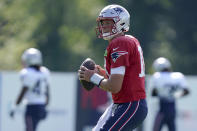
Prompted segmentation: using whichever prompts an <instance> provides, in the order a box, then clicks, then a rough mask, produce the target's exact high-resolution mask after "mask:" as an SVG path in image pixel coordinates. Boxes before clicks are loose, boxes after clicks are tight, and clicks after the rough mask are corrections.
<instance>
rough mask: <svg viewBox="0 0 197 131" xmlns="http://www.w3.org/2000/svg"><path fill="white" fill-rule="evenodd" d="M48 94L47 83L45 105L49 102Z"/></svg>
mask: <svg viewBox="0 0 197 131" xmlns="http://www.w3.org/2000/svg"><path fill="white" fill-rule="evenodd" d="M49 100H50V95H49V85H47V88H46V106H47V105H48V104H49Z"/></svg>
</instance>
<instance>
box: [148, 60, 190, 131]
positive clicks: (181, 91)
mask: <svg viewBox="0 0 197 131" xmlns="http://www.w3.org/2000/svg"><path fill="white" fill-rule="evenodd" d="M153 68H154V70H155V71H156V72H155V73H154V74H153V76H152V82H153V90H152V96H156V97H158V98H159V100H160V109H159V112H158V114H157V115H156V118H155V123H154V127H153V131H161V129H162V126H163V125H167V127H168V129H169V131H176V127H175V117H176V107H175V100H176V99H177V98H180V97H182V96H185V95H188V94H189V90H188V88H187V83H186V80H185V77H184V75H183V74H182V73H180V72H171V64H170V62H169V60H168V59H166V58H163V57H160V58H157V59H156V60H155V61H154V63H153Z"/></svg>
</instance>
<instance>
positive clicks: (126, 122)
mask: <svg viewBox="0 0 197 131" xmlns="http://www.w3.org/2000/svg"><path fill="white" fill-rule="evenodd" d="M139 103H140V101H138V103H137V106H136V108H135V111H134V112H133V113H132V114H131V116H130V117H129V119H128V120H127V121H126V122H125V123H124V124H123V125H122V126H121V127H120V129H119V131H120V130H121V129H122V128H123V127H124V126H125V125H126V124H127V122H128V121H129V120H130V119H131V118H132V117H133V116H134V115H135V113H136V111H137V110H138V107H139Z"/></svg>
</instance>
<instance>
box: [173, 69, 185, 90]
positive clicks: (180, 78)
mask: <svg viewBox="0 0 197 131" xmlns="http://www.w3.org/2000/svg"><path fill="white" fill-rule="evenodd" d="M175 75H176V77H177V78H178V83H179V87H180V88H183V89H184V88H188V84H187V81H186V79H185V76H184V75H183V74H182V73H180V72H176V73H175Z"/></svg>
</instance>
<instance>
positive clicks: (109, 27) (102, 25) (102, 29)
mask: <svg viewBox="0 0 197 131" xmlns="http://www.w3.org/2000/svg"><path fill="white" fill-rule="evenodd" d="M97 24H98V27H97V28H96V35H97V37H98V38H103V39H105V40H109V39H111V38H113V37H114V36H115V35H116V34H117V33H118V30H117V29H116V22H114V20H113V18H98V19H97Z"/></svg>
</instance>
